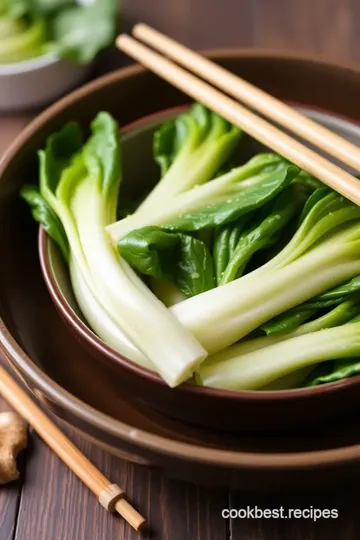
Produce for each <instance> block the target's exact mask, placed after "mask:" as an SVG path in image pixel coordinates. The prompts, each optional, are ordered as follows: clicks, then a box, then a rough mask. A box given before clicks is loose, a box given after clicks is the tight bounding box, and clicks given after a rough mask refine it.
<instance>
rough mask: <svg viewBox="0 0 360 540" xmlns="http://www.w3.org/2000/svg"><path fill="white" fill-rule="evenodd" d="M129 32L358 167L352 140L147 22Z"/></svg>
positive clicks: (358, 152)
mask: <svg viewBox="0 0 360 540" xmlns="http://www.w3.org/2000/svg"><path fill="white" fill-rule="evenodd" d="M132 33H133V35H134V36H135V37H137V38H138V39H141V41H144V42H145V43H147V44H148V45H150V46H151V47H153V48H154V49H156V50H158V51H160V52H161V53H162V54H164V55H166V56H167V57H169V58H172V59H173V60H175V61H176V62H178V63H179V64H181V65H182V66H184V67H186V68H187V69H190V70H191V71H193V72H194V73H196V74H197V75H199V76H200V77H202V78H203V79H205V80H207V81H208V82H210V83H212V84H214V85H215V86H217V87H218V88H220V89H221V90H223V91H224V92H226V93H227V94H229V95H231V96H233V97H235V98H237V99H239V100H240V101H242V102H243V103H245V104H246V105H248V106H250V107H252V108H253V109H254V110H256V111H258V112H260V113H261V114H263V115H264V116H267V117H268V118H269V119H270V120H272V121H274V122H276V123H278V124H279V125H281V126H283V127H285V128H287V129H289V130H290V131H292V132H293V133H295V134H297V135H299V136H300V137H302V138H303V139H305V140H308V141H311V142H312V143H313V144H315V145H316V146H317V147H318V148H320V149H322V150H324V151H325V152H327V153H328V154H329V155H331V156H333V157H336V158H337V159H339V160H340V161H342V162H343V163H344V164H346V165H349V166H350V167H352V168H354V169H356V170H360V149H359V148H358V147H357V146H355V145H354V144H352V143H350V142H348V141H346V140H345V139H343V138H342V137H340V136H339V135H336V134H335V133H333V132H332V131H330V130H328V129H326V128H325V127H323V126H321V125H319V124H318V123H317V122H314V121H313V120H311V119H309V118H307V117H306V116H305V115H303V114H301V113H299V112H297V111H296V110H295V109H293V108H292V107H289V106H288V105H286V104H285V103H283V102H282V101H280V100H278V99H276V98H275V97H273V96H271V95H270V94H268V93H266V92H264V91H263V90H260V88H257V87H256V86H254V85H253V84H251V83H249V82H247V81H245V80H244V79H242V78H241V77H239V76H237V75H235V74H234V73H231V72H230V71H227V70H226V69H225V68H223V67H221V66H219V65H217V64H215V62H212V61H211V60H208V59H207V58H205V57H203V56H201V55H200V54H198V53H196V52H194V51H192V50H190V49H188V48H187V47H185V46H184V45H182V44H180V43H178V42H176V41H175V40H173V39H171V38H169V37H168V36H165V35H164V34H162V33H160V32H158V31H157V30H154V29H153V28H151V27H149V26H147V25H146V24H137V25H135V26H134V28H133V32H132Z"/></svg>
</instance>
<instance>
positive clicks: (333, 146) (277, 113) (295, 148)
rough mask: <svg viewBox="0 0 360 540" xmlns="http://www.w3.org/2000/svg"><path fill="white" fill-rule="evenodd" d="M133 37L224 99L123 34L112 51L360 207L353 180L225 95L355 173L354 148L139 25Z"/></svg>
mask: <svg viewBox="0 0 360 540" xmlns="http://www.w3.org/2000/svg"><path fill="white" fill-rule="evenodd" d="M133 35H134V36H135V37H136V38H138V39H139V40H141V41H143V42H145V43H146V44H148V45H150V46H151V47H152V48H153V49H156V50H158V51H159V52H160V53H162V54H163V55H164V56H167V57H169V58H171V59H173V60H175V61H176V62H177V63H178V64H180V65H182V66H184V67H186V68H187V69H189V70H191V71H192V72H193V73H195V74H197V75H198V76H199V77H202V79H204V80H206V81H208V82H209V83H212V84H213V85H214V86H216V87H218V88H219V89H221V90H223V92H225V93H222V92H220V91H219V90H217V89H216V88H214V87H213V86H211V85H210V84H208V83H206V82H204V80H202V79H200V78H199V77H197V76H195V75H193V74H191V73H189V72H188V71H186V70H185V69H183V68H182V67H180V66H179V65H177V64H175V63H173V62H171V61H170V60H169V59H167V58H165V57H164V56H162V55H161V54H159V53H157V52H155V51H154V50H151V49H150V48H149V47H147V46H145V45H143V44H142V43H140V42H139V41H137V40H136V39H134V38H132V37H130V36H128V35H126V34H122V35H120V36H119V37H118V38H117V41H116V44H117V47H118V48H119V49H120V50H122V51H124V52H125V53H127V54H128V55H129V56H131V57H132V58H133V59H134V60H137V61H138V62H139V63H140V64H142V65H143V66H145V67H146V68H148V69H149V70H150V71H152V72H153V73H155V74H156V75H158V76H159V77H161V78H162V79H164V80H166V81H167V82H169V83H170V84H172V85H173V86H175V87H176V88H178V89H179V90H181V91H182V92H184V93H185V94H187V95H188V96H189V97H191V98H192V99H194V100H198V101H200V102H202V103H203V104H204V105H206V106H207V107H209V109H211V110H213V111H214V112H216V113H218V114H219V115H221V116H223V117H224V118H225V119H226V120H228V121H229V122H231V123H232V124H234V125H236V126H238V127H240V128H241V129H243V130H244V131H245V132H247V133H248V134H249V135H251V136H252V137H254V138H255V139H257V140H258V141H260V142H261V143H263V144H264V145H266V146H267V147H268V148H271V149H272V150H273V151H275V152H277V153H279V154H281V155H282V156H283V157H285V158H287V159H288V160H289V161H291V162H292V163H294V164H295V165H297V166H298V167H300V168H302V169H304V170H305V171H307V172H308V173H310V174H312V175H313V176H314V177H316V178H318V179H319V180H321V181H322V182H323V183H324V184H326V185H327V186H329V187H330V188H332V189H334V190H335V191H337V192H338V193H340V194H341V195H343V196H344V197H346V198H348V199H350V200H351V201H352V202H354V203H356V204H360V183H359V180H358V179H357V178H355V177H354V176H352V175H351V174H350V173H348V172H346V171H345V170H343V169H342V168H341V167H339V166H337V165H335V164H334V163H332V162H330V161H329V160H328V159H326V158H325V157H322V156H320V155H319V154H317V153H316V152H315V151H313V150H311V149H310V148H308V147H306V146H305V145H304V144H302V143H301V142H298V141H297V140H295V139H293V138H292V137H291V136H290V135H287V134H286V133H284V132H283V131H281V130H280V129H279V128H277V127H275V126H274V125H272V124H270V123H269V122H267V121H266V120H264V119H263V118H261V117H260V116H257V115H256V114H255V113H253V112H251V111H249V110H248V109H247V108H246V107H245V106H243V105H241V104H240V103H238V102H237V101H235V100H234V99H231V98H230V97H228V95H231V96H233V97H235V98H236V99H238V100H239V101H241V102H243V103H245V104H246V105H248V106H250V107H252V109H254V110H256V111H258V112H260V113H261V114H263V115H264V116H266V117H268V118H269V119H271V120H272V121H274V122H276V123H277V124H279V125H281V126H283V127H285V128H286V129H288V130H290V131H292V132H293V133H294V134H297V135H299V136H300V137H301V138H303V139H305V140H308V141H309V142H311V143H312V144H314V145H315V146H317V147H318V148H319V149H321V150H323V151H325V152H326V153H327V154H328V155H330V156H333V157H334V158H337V159H338V160H340V161H341V162H342V163H344V164H346V165H348V166H350V167H352V168H353V169H355V170H360V149H359V148H357V147H356V146H355V145H353V144H351V143H350V142H348V141H346V140H345V139H343V138H342V137H339V136H338V135H336V134H335V133H333V132H331V131H329V130H328V129H326V128H324V127H322V126H321V125H319V124H317V123H316V122H314V121H312V120H310V119H308V118H307V117H305V116H304V115H302V114H301V113H299V112H297V111H296V110H295V109H293V108H292V107H289V106H288V105H286V104H285V103H282V102H281V101H279V100H277V99H276V98H274V97H272V96H270V95H269V94H267V93H266V92H264V91H262V90H260V89H259V88H257V87H255V86H254V85H252V84H250V83H248V82H247V81H245V80H243V79H241V78H240V77H238V76H236V75H234V74H233V73H231V72H229V71H227V70H226V69H224V68H222V67H220V66H219V65H217V64H215V63H214V62H212V61H210V60H208V59H206V58H204V57H203V56H201V55H200V54H198V53H195V52H193V51H191V50H190V49H188V48H186V47H185V46H183V45H181V44H179V43H177V42H176V41H174V40H173V39H170V38H169V37H167V36H165V35H163V34H161V33H160V32H158V31H156V30H154V29H152V28H150V27H149V26H147V25H145V24H137V25H136V26H135V27H134V28H133ZM226 94H228V95H226Z"/></svg>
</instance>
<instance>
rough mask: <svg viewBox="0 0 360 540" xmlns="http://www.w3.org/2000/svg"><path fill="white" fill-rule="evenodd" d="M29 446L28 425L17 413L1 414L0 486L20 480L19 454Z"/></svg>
mask: <svg viewBox="0 0 360 540" xmlns="http://www.w3.org/2000/svg"><path fill="white" fill-rule="evenodd" d="M26 446H27V429H26V424H25V422H24V421H23V420H22V418H21V417H20V416H18V415H17V414H15V413H11V412H5V413H1V414H0V484H7V483H8V482H12V481H14V480H17V479H18V478H19V471H18V469H17V466H16V458H17V456H18V454H19V453H20V452H21V451H22V450H24V449H25V448H26Z"/></svg>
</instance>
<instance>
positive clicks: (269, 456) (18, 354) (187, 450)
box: [0, 49, 360, 470]
mask: <svg viewBox="0 0 360 540" xmlns="http://www.w3.org/2000/svg"><path fill="white" fill-rule="evenodd" d="M202 54H204V55H206V56H209V57H211V58H212V59H214V60H215V61H216V60H217V59H221V58H234V57H242V58H253V59H260V58H261V59H266V58H267V59H270V60H271V59H272V60H276V59H280V60H283V59H291V60H293V61H294V62H306V63H310V64H320V65H322V66H323V67H327V68H331V69H336V70H338V71H344V70H350V71H351V72H353V73H354V74H356V75H357V76H359V74H360V71H359V69H358V66H356V65H355V64H353V63H349V62H348V63H343V62H341V63H340V62H336V61H329V60H326V59H324V58H323V57H321V56H316V55H308V54H295V53H293V52H290V51H286V52H283V51H278V50H262V49H251V50H249V49H227V50H225V49H212V50H206V51H202ZM145 71H146V70H145V69H144V68H143V67H141V66H139V65H137V64H135V65H131V66H128V67H125V68H122V69H119V70H116V71H114V72H111V73H109V74H107V75H104V76H102V77H100V78H98V79H96V80H94V81H92V82H90V83H87V84H85V85H83V86H82V87H80V88H79V89H77V90H75V91H73V92H71V93H69V94H68V95H67V96H65V97H63V98H62V99H60V100H59V101H57V102H56V103H55V104H53V105H51V106H50V107H49V108H47V109H45V110H44V111H43V112H42V113H41V114H40V115H39V116H37V117H36V118H35V119H34V120H33V121H32V122H31V123H30V124H29V125H28V126H27V127H26V128H25V129H24V130H23V131H22V132H21V133H20V134H19V135H18V137H17V138H16V139H15V141H14V142H13V143H12V145H10V147H9V148H8V149H7V150H6V151H5V153H4V155H3V157H2V159H1V160H0V181H1V178H2V176H3V174H4V171H5V170H6V169H7V167H8V166H9V164H10V163H11V161H12V160H13V159H14V157H15V156H16V153H17V152H18V151H19V150H20V148H22V147H23V146H24V145H25V144H26V143H27V142H28V141H29V140H30V139H31V137H32V135H33V134H34V133H35V132H36V131H37V130H38V129H39V128H40V127H42V126H44V125H45V124H46V122H47V121H48V120H49V119H50V118H53V117H54V116H56V115H57V114H58V113H59V112H60V111H62V110H64V109H66V108H67V106H68V105H69V104H72V103H74V102H77V101H79V100H81V99H82V98H83V97H84V96H86V95H87V94H88V93H90V92H94V91H96V90H98V89H100V88H102V87H104V86H105V87H107V86H110V85H111V84H113V83H115V82H116V81H118V80H121V79H123V78H128V77H132V76H137V75H140V74H141V73H144V72H145ZM0 348H1V349H2V350H3V351H4V353H5V355H6V357H7V358H8V360H9V362H10V364H11V365H13V366H14V367H15V369H17V370H19V371H20V372H23V373H25V374H26V377H27V378H28V380H30V381H31V382H32V383H33V384H34V385H36V387H37V388H38V389H39V390H40V391H43V392H44V393H45V394H46V395H47V396H49V397H51V399H53V400H54V401H55V402H57V403H59V404H60V405H61V406H62V407H63V408H64V409H65V410H67V411H69V413H71V414H73V415H74V416H75V417H77V418H78V419H80V420H82V421H83V422H86V423H89V424H92V425H93V426H95V427H96V428H98V429H99V430H105V431H106V432H108V433H109V434H112V435H113V436H115V437H117V438H121V439H122V440H124V441H127V442H128V443H130V444H131V443H136V445H137V446H141V447H142V448H144V449H147V450H149V451H153V452H154V453H157V454H158V453H160V452H161V453H162V454H163V455H167V456H170V457H174V458H180V459H181V460H186V461H196V462H203V463H207V464H212V465H216V466H221V467H224V468H226V467H232V468H243V467H246V468H248V469H269V468H272V469H279V470H282V469H294V467H297V468H312V467H314V466H316V467H325V466H329V465H331V466H335V465H340V464H341V465H343V464H345V463H351V462H352V461H354V460H356V459H359V456H360V444H355V445H350V446H349V445H347V446H344V447H339V448H332V449H326V450H315V451H307V452H289V453H286V454H281V453H266V454H259V453H254V452H242V451H230V450H222V449H219V448H208V447H204V446H201V445H194V444H190V443H185V442H180V441H174V440H172V439H169V438H167V437H165V436H159V435H154V434H153V433H150V432H148V431H145V430H140V429H139V430H134V428H133V427H132V426H131V425H128V424H126V423H125V422H121V421H119V420H116V419H115V418H112V417H111V416H108V415H106V414H104V413H102V412H101V411H98V410H97V409H95V408H94V407H92V406H91V405H89V404H87V403H85V402H83V401H81V400H80V399H79V398H77V397H76V396H74V395H73V394H71V393H70V392H68V391H67V390H66V389H65V388H62V387H61V386H60V385H59V384H58V383H57V382H56V381H54V380H53V379H51V378H50V377H49V376H48V375H47V374H46V373H45V372H44V371H42V370H41V369H40V368H39V366H37V365H36V363H35V362H34V361H33V360H32V359H31V358H30V357H29V356H28V355H27V354H26V352H25V351H24V350H23V349H22V348H21V346H20V345H19V344H18V343H17V341H16V340H15V338H14V337H13V336H12V335H11V333H10V331H9V330H8V328H7V327H6V325H5V323H4V321H3V320H2V319H1V318H0ZM134 431H135V432H134Z"/></svg>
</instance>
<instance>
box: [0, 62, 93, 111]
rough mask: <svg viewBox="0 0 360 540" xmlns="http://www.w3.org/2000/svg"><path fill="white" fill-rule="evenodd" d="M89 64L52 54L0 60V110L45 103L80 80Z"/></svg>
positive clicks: (76, 84) (51, 100)
mask: <svg viewBox="0 0 360 540" xmlns="http://www.w3.org/2000/svg"><path fill="white" fill-rule="evenodd" d="M90 67H91V66H89V65H86V66H84V65H79V64H75V63H72V62H68V61H66V60H61V59H59V58H58V57H57V56H55V55H53V54H46V55H44V56H39V57H38V58H33V59H31V60H25V61H23V62H17V63H14V64H0V111H3V112H4V111H14V110H19V109H20V110H25V109H30V108H37V107H42V106H45V105H49V104H50V103H52V102H53V101H55V100H57V99H58V98H59V97H61V96H62V95H64V94H66V92H68V91H70V90H72V89H73V88H75V87H76V86H78V85H79V84H80V83H82V82H83V80H84V79H85V77H86V75H87V74H88V72H89V70H90Z"/></svg>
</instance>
